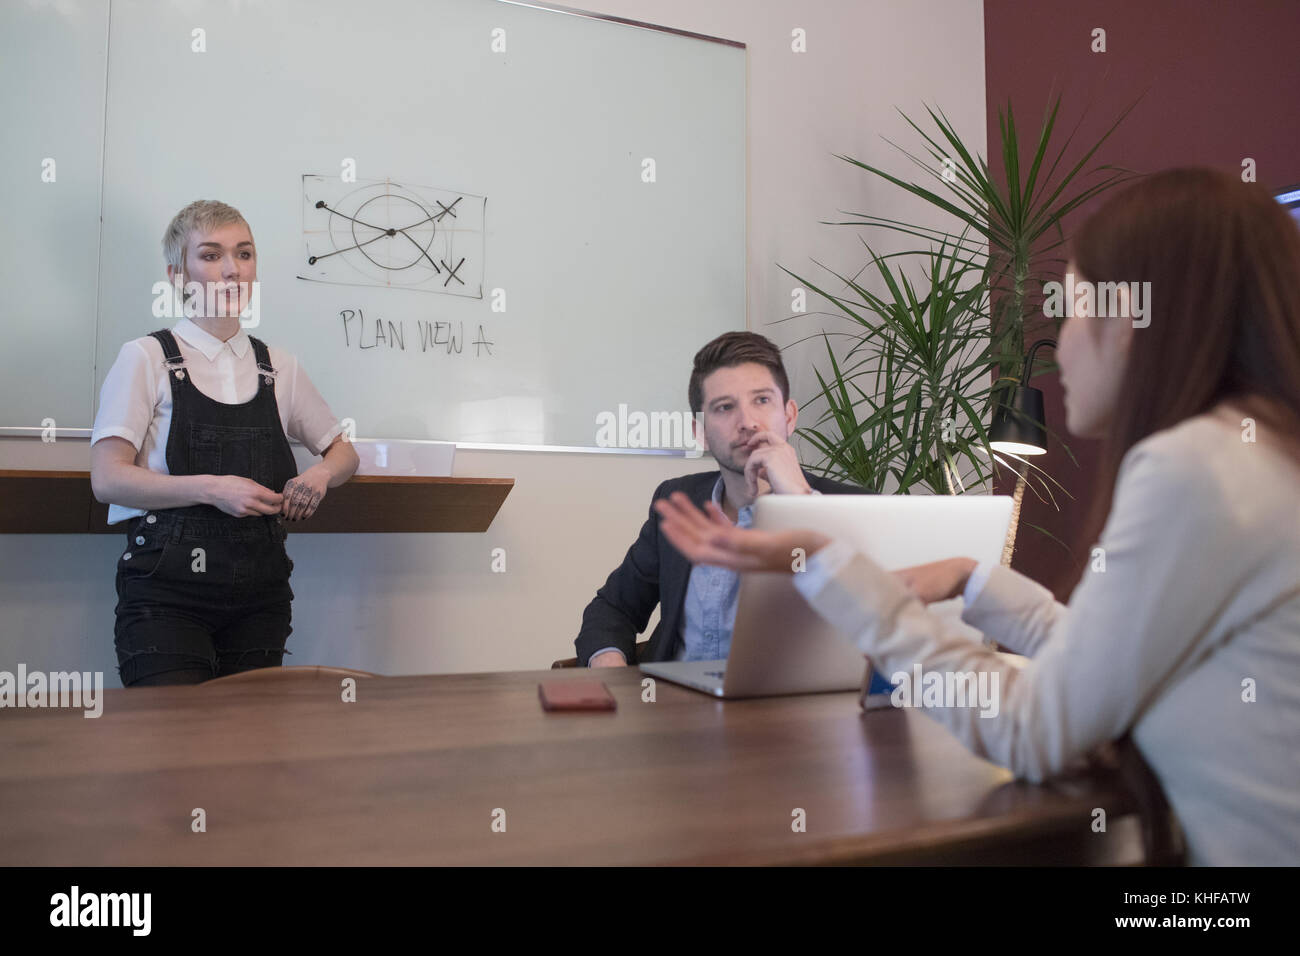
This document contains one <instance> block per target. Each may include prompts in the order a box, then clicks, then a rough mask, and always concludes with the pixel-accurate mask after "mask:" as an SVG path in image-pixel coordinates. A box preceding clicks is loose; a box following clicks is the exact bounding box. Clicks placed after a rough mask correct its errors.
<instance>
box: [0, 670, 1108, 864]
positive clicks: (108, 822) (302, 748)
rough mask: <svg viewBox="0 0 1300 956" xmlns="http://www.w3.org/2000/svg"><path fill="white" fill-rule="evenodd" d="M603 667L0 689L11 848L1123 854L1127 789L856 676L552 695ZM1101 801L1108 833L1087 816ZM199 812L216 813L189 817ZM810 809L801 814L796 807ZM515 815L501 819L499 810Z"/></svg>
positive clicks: (679, 859)
mask: <svg viewBox="0 0 1300 956" xmlns="http://www.w3.org/2000/svg"><path fill="white" fill-rule="evenodd" d="M590 676H591V672H589V671H586V670H569V671H526V672H516V673H495V674H459V675H447V676H424V677H385V678H372V679H361V680H359V681H358V682H357V698H358V699H357V701H356V702H355V703H343V702H342V701H341V700H340V697H341V694H340V689H339V682H338V679H337V678H333V679H331V680H312V681H295V682H293V683H291V684H289V683H279V682H259V681H251V682H247V683H242V682H233V683H221V684H210V685H206V686H205V685H199V686H190V687H158V688H139V689H132V690H122V689H117V690H107V691H105V692H104V709H103V715H102V716H101V717H99V718H97V719H87V718H85V717H83V716H82V711H80V710H73V709H9V708H5V709H3V710H0V753H3V759H2V760H0V864H3V865H68V866H100V865H167V866H171V865H241V864H249V865H288V864H305V865H331V866H333V865H352V864H365V865H429V864H732V863H734V864H791V863H793V864H802V863H884V864H900V863H903V864H907V863H923V864H936V863H940V864H946V863H982V862H983V863H1009V862H1025V863H1031V862H1035V863H1067V862H1085V861H1086V862H1114V861H1115V859H1116V858H1117V856H1119V855H1122V854H1125V853H1129V854H1131V852H1132V851H1131V839H1132V838H1131V836H1130V837H1129V838H1128V839H1129V841H1130V843H1129V846H1128V848H1124V847H1121V846H1120V843H1121V840H1122V837H1121V835H1120V831H1121V830H1122V829H1123V828H1121V827H1118V826H1116V821H1117V820H1118V819H1120V818H1121V817H1128V818H1129V819H1133V818H1132V817H1131V814H1132V812H1133V804H1132V802H1131V800H1130V798H1129V797H1128V796H1127V794H1126V793H1125V791H1124V790H1123V789H1122V787H1121V786H1120V784H1119V782H1118V779H1117V778H1116V777H1115V776H1113V775H1111V774H1109V773H1104V772H1100V771H1089V772H1088V773H1087V774H1085V775H1079V776H1076V777H1072V778H1067V779H1063V780H1060V781H1057V782H1055V783H1052V784H1050V785H1045V786H1032V785H1028V784H1022V783H1015V782H1012V781H1011V777H1010V774H1009V773H1008V772H1007V771H1005V770H1002V769H1000V768H997V767H995V766H993V765H992V764H990V763H987V762H985V761H983V760H980V759H978V758H976V757H973V756H971V755H970V754H969V753H968V752H967V751H966V750H965V749H964V748H963V747H962V746H961V745H960V744H958V743H957V742H956V741H955V740H954V739H953V738H952V737H951V736H949V735H948V733H947V732H946V731H944V730H943V729H942V728H941V727H940V726H939V725H938V724H937V723H935V722H934V721H933V720H931V719H930V718H928V717H926V716H925V715H924V714H921V713H918V712H916V711H908V710H895V709H890V710H885V711H873V712H870V713H867V714H863V713H862V712H861V711H860V710H859V708H858V704H857V699H856V694H853V693H844V694H817V695H807V696H800V697H785V698H769V699H764V700H744V701H729V702H723V701H717V700H714V699H713V698H710V697H706V696H704V695H703V694H699V693H696V692H693V691H689V690H686V689H684V688H680V687H676V686H674V685H672V684H669V683H667V682H665V681H662V680H661V681H658V682H657V684H656V687H655V692H656V700H655V702H654V703H644V702H642V700H641V674H640V672H639V671H637V670H636V669H635V668H622V669H615V670H607V671H603V672H601V673H600V675H599V676H600V677H601V679H603V680H604V681H605V682H606V683H607V685H608V686H609V688H610V690H611V691H612V693H613V694H614V696H615V698H616V699H617V700H618V710H617V711H616V712H614V713H546V712H544V711H543V710H542V709H541V707H540V705H539V703H538V696H537V684H538V682H539V681H543V680H581V679H589V678H590ZM1096 807H1102V808H1105V809H1106V811H1107V815H1108V828H1107V829H1108V833H1107V834H1099V833H1094V832H1093V829H1092V821H1093V810H1094V808H1096ZM195 808H202V809H203V811H204V813H205V814H206V832H202V833H196V832H192V829H191V821H192V820H193V819H194V818H193V816H192V814H193V811H194V810H195ZM796 808H800V809H802V810H803V811H804V812H805V814H806V831H805V832H802V833H800V832H795V831H794V829H793V828H792V822H793V821H794V819H795V818H794V816H793V813H794V811H795V809H796ZM502 810H503V811H504V821H505V831H504V832H494V830H493V820H494V814H495V819H497V820H498V821H499V820H500V819H501V814H500V812H499V811H502Z"/></svg>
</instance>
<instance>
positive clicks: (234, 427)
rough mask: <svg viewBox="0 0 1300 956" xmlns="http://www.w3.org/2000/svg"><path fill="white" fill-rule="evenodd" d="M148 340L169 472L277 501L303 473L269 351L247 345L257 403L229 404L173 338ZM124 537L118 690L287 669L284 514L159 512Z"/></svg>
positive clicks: (193, 508) (207, 509)
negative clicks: (248, 484) (163, 377)
mask: <svg viewBox="0 0 1300 956" xmlns="http://www.w3.org/2000/svg"><path fill="white" fill-rule="evenodd" d="M151 334H152V335H153V337H154V338H156V339H157V340H158V341H159V342H160V343H161V344H162V347H163V353H164V354H165V355H166V365H167V374H168V377H169V379H170V382H171V390H172V418H171V430H170V432H169V433H168V435H167V470H168V471H169V472H170V473H171V474H173V475H240V476H242V477H244V478H251V479H252V480H253V481H256V482H257V483H258V484H260V485H264V486H265V487H267V488H270V489H271V490H272V491H275V492H283V491H284V486H285V484H286V483H287V482H288V481H289V479H291V478H293V477H294V476H295V475H297V474H298V469H297V466H296V464H295V463H294V459H293V452H292V451H291V450H290V448H289V440H288V439H287V438H286V437H285V434H284V429H283V428H282V427H281V426H280V414H279V409H278V406H277V405H276V401H275V370H274V369H273V368H271V357H270V354H269V353H268V352H267V349H266V346H265V345H264V344H263V343H262V342H260V341H259V340H258V339H255V338H253V337H252V336H249V341H250V342H251V343H252V345H253V353H254V355H255V356H256V358H257V367H258V386H257V394H256V395H255V396H254V397H253V398H252V400H251V401H248V402H244V403H243V404H242V405H227V404H226V403H224V402H218V401H215V400H214V399H211V398H209V397H208V396H206V395H204V394H203V393H202V392H200V391H199V390H198V389H197V388H195V387H194V383H193V381H191V379H190V376H189V374H188V373H187V372H186V371H185V363H184V360H183V359H182V358H181V353H180V349H179V348H178V347H177V345H176V339H175V338H174V337H173V336H172V334H171V332H169V331H167V330H166V329H163V330H161V331H158V332H153V333H151ZM126 536H127V546H126V551H125V552H124V553H123V554H122V557H121V558H119V559H118V562H117V597H118V602H117V609H116V614H117V622H116V625H115V626H114V629H113V630H114V635H115V641H114V644H115V646H116V648H117V660H118V672H119V673H120V674H121V677H122V684H123V685H124V686H127V687H130V686H132V685H137V686H138V685H144V684H193V683H198V682H200V681H205V680H210V679H211V678H214V677H220V676H223V675H225V674H233V673H236V672H238V671H245V670H252V669H254V668H258V667H274V666H278V665H280V664H281V663H283V655H284V654H286V653H288V652H287V651H286V650H285V649H284V645H285V641H286V640H287V639H288V637H289V633H290V632H291V631H292V630H293V627H292V626H291V625H290V623H289V622H290V617H291V605H290V602H291V601H292V600H293V591H292V590H291V589H290V587H289V574H290V572H291V571H292V570H293V562H292V561H291V560H290V559H289V555H288V554H287V553H286V552H285V549H284V540H285V537H286V531H285V529H284V523H283V519H282V517H281V515H279V514H275V515H256V516H253V517H248V518H236V517H234V516H232V515H228V514H226V513H225V512H223V511H221V510H220V509H219V508H216V507H214V506H212V505H190V506H187V507H183V508H155V509H153V510H151V511H149V512H148V513H147V514H145V515H142V516H140V517H138V518H134V519H132V520H131V522H130V524H129V530H128V531H127V535H126Z"/></svg>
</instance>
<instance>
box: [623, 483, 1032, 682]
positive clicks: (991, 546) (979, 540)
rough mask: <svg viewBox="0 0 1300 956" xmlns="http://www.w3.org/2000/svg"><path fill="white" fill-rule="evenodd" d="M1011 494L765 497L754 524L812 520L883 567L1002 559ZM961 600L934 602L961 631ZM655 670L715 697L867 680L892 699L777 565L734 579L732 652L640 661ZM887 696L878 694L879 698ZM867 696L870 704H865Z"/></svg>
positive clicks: (778, 526) (769, 527)
mask: <svg viewBox="0 0 1300 956" xmlns="http://www.w3.org/2000/svg"><path fill="white" fill-rule="evenodd" d="M1011 504H1012V502H1011V498H1009V497H1006V496H1001V495H998V496H993V495H969V496H949V495H934V496H930V495H774V494H772V495H764V496H763V497H761V498H759V499H758V501H757V502H756V503H755V506H754V527H755V528H761V529H763V530H765V531H784V530H788V529H796V528H810V529H812V530H813V531H820V532H821V533H823V534H825V535H828V536H830V537H832V538H841V539H844V540H847V541H848V542H849V543H851V544H852V545H854V546H855V547H856V548H857V549H858V550H859V551H861V552H862V553H864V554H866V555H867V557H869V558H871V559H873V560H874V561H875V562H876V563H877V564H879V565H881V566H882V567H884V568H886V569H887V570H891V571H893V570H897V569H899V568H906V567H910V566H912V565H914V564H924V563H925V562H927V561H937V560H939V559H941V558H951V557H955V556H962V557H970V558H975V559H976V560H977V561H990V562H994V563H996V562H998V561H1000V560H1001V557H1002V547H1003V543H1004V542H1005V540H1006V536H1007V528H1008V526H1009V524H1010V521H1011ZM961 607H962V602H961V599H960V598H957V599H955V600H952V601H944V602H942V603H940V604H932V605H930V610H931V612H932V613H935V614H943V615H947V616H950V617H952V618H953V619H954V620H955V625H956V627H957V628H958V629H964V630H966V631H969V632H970V634H971V636H972V638H973V639H975V640H978V639H979V635H978V632H976V631H975V630H974V629H973V628H970V627H968V626H967V625H966V624H963V623H962V622H961V621H960V619H959V618H960V614H961ZM640 667H641V670H642V672H644V673H646V674H649V675H651V676H653V677H662V678H663V679H664V680H668V681H672V682H674V683H678V684H683V685H685V686H687V687H691V688H694V689H695V690H700V691H704V692H705V693H706V694H712V695H714V696H715V697H723V698H735V697H771V696H776V695H781V694H810V693H819V692H824V691H844V690H858V689H859V688H862V687H863V686H864V684H865V683H866V681H867V680H870V681H871V684H870V690H869V695H868V697H869V701H870V702H874V703H875V704H877V705H879V704H881V703H887V702H888V694H889V690H890V686H891V685H890V684H889V682H888V681H885V680H883V679H882V678H881V676H880V675H878V674H875V675H872V674H868V673H864V671H865V670H866V669H867V665H866V663H865V661H864V660H863V657H862V652H861V651H859V650H858V649H857V647H855V646H854V644H853V643H852V642H851V641H850V640H849V639H848V637H846V636H844V635H841V634H840V633H839V632H838V631H837V630H835V628H833V627H832V626H831V625H830V624H828V623H826V621H825V620H823V619H822V617H821V616H820V615H819V614H818V613H817V612H816V611H814V610H813V609H812V608H811V607H810V606H809V605H808V602H807V601H805V600H804V599H803V595H801V594H800V593H799V592H798V591H797V590H796V589H795V586H794V576H793V575H790V574H781V573H776V572H762V573H754V572H751V573H747V574H742V575H741V577H740V595H739V599H738V603H737V608H736V623H735V627H734V629H733V630H732V634H731V651H730V656H729V657H728V658H727V659H726V660H720V661H662V662H658V663H647V664H642V665H640ZM882 696H883V697H884V700H883V701H882V700H881V697H882ZM870 702H869V704H868V705H869V706H870V705H871V703H870Z"/></svg>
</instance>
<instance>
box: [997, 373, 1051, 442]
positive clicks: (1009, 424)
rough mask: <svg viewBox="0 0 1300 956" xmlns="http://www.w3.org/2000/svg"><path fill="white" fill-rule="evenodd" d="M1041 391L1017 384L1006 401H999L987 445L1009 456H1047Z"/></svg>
mask: <svg viewBox="0 0 1300 956" xmlns="http://www.w3.org/2000/svg"><path fill="white" fill-rule="evenodd" d="M1044 421H1046V419H1045V418H1044V417H1043V393H1042V390H1041V389H1037V388H1031V387H1030V386H1028V385H1017V386H1016V387H1015V389H1014V390H1012V392H1011V398H1010V400H1009V401H1007V402H1003V403H999V404H998V407H997V410H996V411H995V412H994V413H993V424H992V426H991V427H990V428H989V445H990V446H991V447H992V448H993V450H994V451H1001V452H1006V453H1008V454H1011V455H1046V454H1047V427H1046V426H1045V425H1044V424H1043V422H1044Z"/></svg>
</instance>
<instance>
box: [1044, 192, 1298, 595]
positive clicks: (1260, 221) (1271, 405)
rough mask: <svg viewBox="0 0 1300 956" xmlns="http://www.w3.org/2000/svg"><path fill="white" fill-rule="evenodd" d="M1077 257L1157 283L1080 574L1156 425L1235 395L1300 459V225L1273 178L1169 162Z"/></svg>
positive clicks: (1113, 432)
mask: <svg viewBox="0 0 1300 956" xmlns="http://www.w3.org/2000/svg"><path fill="white" fill-rule="evenodd" d="M1070 258H1071V259H1072V260H1073V261H1074V263H1075V265H1076V266H1077V269H1078V271H1079V272H1080V273H1082V274H1083V278H1086V279H1087V280H1089V281H1092V282H1150V283H1151V285H1150V286H1149V288H1150V291H1151V295H1150V301H1149V302H1148V303H1147V306H1148V308H1149V310H1150V311H1149V312H1148V318H1149V319H1150V325H1149V326H1147V327H1146V328H1136V329H1134V332H1133V337H1132V342H1131V344H1130V346H1129V350H1128V359H1127V366H1126V369H1125V372H1124V378H1123V381H1122V383H1121V385H1120V390H1119V395H1118V399H1117V402H1116V406H1115V411H1114V414H1113V416H1112V419H1111V425H1110V428H1109V431H1108V435H1107V437H1106V439H1105V440H1104V443H1103V445H1102V449H1101V460H1100V468H1099V471H1098V473H1097V476H1096V486H1095V487H1096V497H1095V498H1094V501H1093V508H1092V512H1091V518H1090V520H1089V521H1087V522H1086V523H1085V525H1084V527H1083V531H1084V536H1083V538H1082V540H1081V541H1080V544H1081V545H1083V547H1081V548H1079V549H1078V550H1077V551H1076V554H1079V555H1080V561H1079V567H1078V571H1079V574H1080V575H1082V572H1083V568H1084V566H1085V565H1086V562H1087V555H1088V552H1089V549H1090V547H1091V545H1092V544H1093V543H1094V542H1095V541H1096V538H1097V535H1099V534H1100V532H1101V529H1102V526H1103V525H1104V524H1105V520H1106V516H1107V514H1108V513H1109V511H1110V506H1111V500H1112V498H1113V495H1114V489H1115V480H1116V477H1117V475H1118V474H1119V468H1120V463H1121V461H1122V459H1123V458H1124V455H1125V454H1127V452H1128V451H1129V449H1130V448H1132V447H1133V446H1134V445H1135V444H1137V443H1138V442H1140V441H1141V440H1142V439H1144V438H1146V437H1147V436H1148V435H1151V434H1153V433H1154V432H1157V431H1160V430H1162V429H1166V428H1171V427H1173V426H1174V425H1177V424H1178V423H1179V422H1181V421H1183V420H1184V419H1187V418H1190V417H1192V416H1195V415H1200V414H1202V413H1204V412H1207V411H1209V410H1211V409H1212V408H1214V407H1215V406H1216V405H1218V404H1219V403H1220V402H1223V401H1225V400H1232V401H1234V402H1235V403H1236V404H1238V405H1240V406H1242V407H1243V408H1244V409H1246V410H1247V411H1248V412H1249V414H1250V415H1252V416H1253V417H1255V418H1256V420H1257V421H1258V422H1259V423H1260V424H1261V425H1262V426H1268V427H1270V428H1272V429H1274V430H1276V434H1277V435H1278V436H1280V437H1281V438H1282V439H1283V441H1284V443H1285V444H1286V447H1287V449H1288V450H1289V451H1290V453H1291V454H1292V455H1293V456H1295V457H1296V459H1297V461H1300V441H1298V440H1300V228H1297V225H1296V222H1295V220H1294V219H1292V218H1291V216H1290V215H1289V214H1288V213H1287V211H1286V210H1285V209H1284V208H1283V207H1282V206H1281V204H1279V203H1278V202H1277V201H1276V200H1274V198H1273V197H1272V196H1271V195H1270V194H1269V192H1268V191H1267V190H1266V189H1265V188H1264V187H1263V186H1260V185H1258V184H1255V183H1243V182H1241V181H1240V180H1239V179H1238V178H1237V177H1235V176H1232V175H1229V174H1227V173H1222V172H1219V171H1217V170H1213V169H1205V168H1186V169H1170V170H1166V171H1164V172H1160V173H1155V174H1153V175H1151V176H1148V177H1146V178H1145V179H1143V180H1142V181H1141V182H1139V183H1137V184H1135V185H1132V186H1129V187H1127V188H1126V189H1124V190H1123V191H1122V192H1119V193H1117V194H1116V195H1115V196H1114V197H1113V198H1111V199H1110V200H1108V201H1107V202H1106V203H1105V204H1104V205H1103V206H1102V207H1101V208H1100V209H1099V210H1098V211H1097V212H1096V213H1095V214H1094V215H1093V216H1091V217H1090V218H1089V219H1088V220H1087V222H1085V223H1084V224H1083V226H1082V227H1081V228H1080V229H1079V231H1078V232H1077V233H1076V234H1075V236H1074V238H1073V240H1072V242H1071V256H1070ZM1076 580H1077V578H1076Z"/></svg>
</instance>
